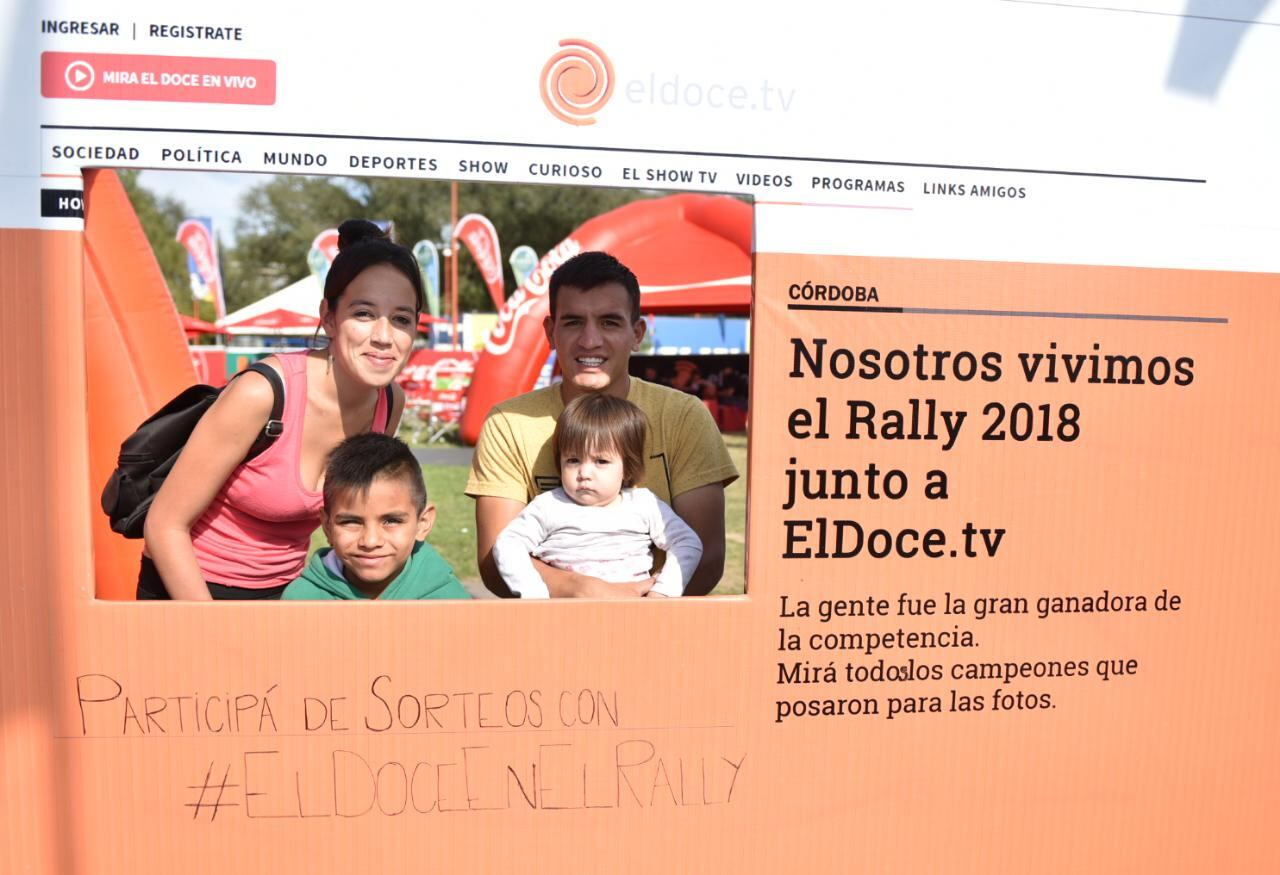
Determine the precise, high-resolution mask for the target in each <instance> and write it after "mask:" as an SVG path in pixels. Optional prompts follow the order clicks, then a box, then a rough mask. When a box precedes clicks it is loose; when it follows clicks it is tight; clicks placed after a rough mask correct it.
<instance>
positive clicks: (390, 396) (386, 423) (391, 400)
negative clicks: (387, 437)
mask: <svg viewBox="0 0 1280 875" xmlns="http://www.w3.org/2000/svg"><path fill="white" fill-rule="evenodd" d="M393 386H395V382H394V381H393V382H390V383H388V384H387V388H386V389H384V390H383V391H385V392H386V393H387V418H386V419H385V420H383V422H382V431H383V432H384V433H385V432H386V430H387V429H388V428H390V426H391V411H392V410H394V409H395V406H396V393H395V391H394V390H393V389H392V387H393ZM392 437H395V435H392Z"/></svg>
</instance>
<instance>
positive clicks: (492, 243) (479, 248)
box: [453, 213, 507, 310]
mask: <svg viewBox="0 0 1280 875" xmlns="http://www.w3.org/2000/svg"><path fill="white" fill-rule="evenodd" d="M453 239H454V245H455V246H456V245H457V241H459V240H461V241H462V242H463V243H465V244H466V246H467V250H468V251H469V252H470V253H471V257H472V258H474V259H475V261H476V266H477V267H479V268H480V275H481V276H482V277H484V284H485V285H486V286H488V287H489V297H491V298H493V306H494V307H496V308H497V309H499V310H501V309H502V303H503V301H505V300H506V298H507V291H506V288H505V287H504V286H503V283H502V249H501V248H500V247H499V246H498V232H497V230H496V229H495V228H494V227H493V223H492V222H490V221H489V220H488V219H486V218H485V217H484V216H482V215H480V214H479V213H468V214H467V215H465V216H463V217H462V218H461V219H459V220H458V224H457V226H455V227H454V229H453Z"/></svg>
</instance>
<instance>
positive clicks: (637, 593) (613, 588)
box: [533, 559, 658, 599]
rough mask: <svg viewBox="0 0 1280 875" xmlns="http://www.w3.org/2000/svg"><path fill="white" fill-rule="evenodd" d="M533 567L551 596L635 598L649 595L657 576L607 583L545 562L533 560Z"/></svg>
mask: <svg viewBox="0 0 1280 875" xmlns="http://www.w3.org/2000/svg"><path fill="white" fill-rule="evenodd" d="M533 566H534V568H537V569H538V573H539V574H541V575H542V580H543V582H544V583H546V585H547V589H549V590H551V597H552V598H577V599H635V598H640V597H641V596H645V595H651V594H652V593H651V590H652V589H653V584H654V583H655V582H656V581H657V579H658V578H657V577H646V578H645V579H644V580H638V581H635V582H633V583H609V582H608V581H605V580H601V579H600V578H598V577H589V576H587V575H585V574H577V573H575V572H573V571H565V570H564V569H563V568H554V567H552V566H550V565H548V564H546V563H545V562H540V561H539V560H537V559H534V560H533Z"/></svg>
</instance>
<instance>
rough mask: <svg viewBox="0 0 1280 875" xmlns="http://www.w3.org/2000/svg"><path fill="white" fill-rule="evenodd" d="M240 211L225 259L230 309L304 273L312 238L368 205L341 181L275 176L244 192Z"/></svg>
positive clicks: (224, 278) (276, 289)
mask: <svg viewBox="0 0 1280 875" xmlns="http://www.w3.org/2000/svg"><path fill="white" fill-rule="evenodd" d="M241 213H242V215H241V217H240V218H239V219H237V220H236V225H235V245H234V246H233V247H232V249H231V251H230V252H228V253H227V258H226V260H225V261H223V263H222V274H223V283H224V285H225V287H226V296H227V310H228V311H234V310H238V309H240V308H241V307H243V306H245V305H246V304H250V303H253V302H254V301H256V300H258V299H259V298H263V297H265V296H266V295H269V294H271V293H272V292H275V291H279V290H280V289H282V288H284V287H285V286H287V285H289V284H290V283H292V282H296V281H297V280H300V279H302V278H303V277H305V276H306V275H307V273H308V269H307V251H308V250H309V249H310V248H311V241H312V240H314V239H315V237H316V235H317V234H319V233H320V232H321V231H323V230H324V229H325V228H332V227H336V226H337V225H338V224H339V223H340V222H341V221H342V220H343V219H346V218H349V217H351V216H362V215H364V206H363V204H362V203H361V202H360V200H359V199H358V198H357V197H356V196H355V195H354V194H353V193H352V191H351V190H350V189H349V188H348V187H347V186H345V185H343V184H342V183H340V182H338V181H334V180H332V179H329V178H326V177H315V176H276V177H274V178H270V179H269V180H268V181H267V182H264V183H262V184H261V185H258V186H255V187H254V188H252V189H250V190H249V191H248V192H247V193H246V194H245V196H244V199H243V201H242V202H241Z"/></svg>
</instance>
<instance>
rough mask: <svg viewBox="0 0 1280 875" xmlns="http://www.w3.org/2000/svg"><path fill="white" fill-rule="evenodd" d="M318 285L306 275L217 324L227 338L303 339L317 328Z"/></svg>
mask: <svg viewBox="0 0 1280 875" xmlns="http://www.w3.org/2000/svg"><path fill="white" fill-rule="evenodd" d="M323 297H324V296H323V292H322V290H321V288H320V283H319V282H317V281H316V278H315V276H313V275H312V274H307V275H306V276H305V277H303V278H302V279H300V280H298V281H297V282H296V283H294V284H293V285H290V286H285V287H284V288H283V289H281V290H280V291H278V292H273V293H272V294H270V295H267V296H266V297H265V298H262V299H261V300H259V301H254V302H253V303H252V304H250V305H249V306H247V307H244V308H242V309H240V310H237V311H236V312H234V313H229V314H227V317H226V318H225V319H223V320H222V321H221V322H219V323H218V324H219V325H220V326H222V328H224V329H225V330H226V331H227V333H228V334H269V335H284V336H304V335H310V334H312V333H314V332H315V330H316V326H317V325H319V324H320V301H321V299H322V298H323Z"/></svg>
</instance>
